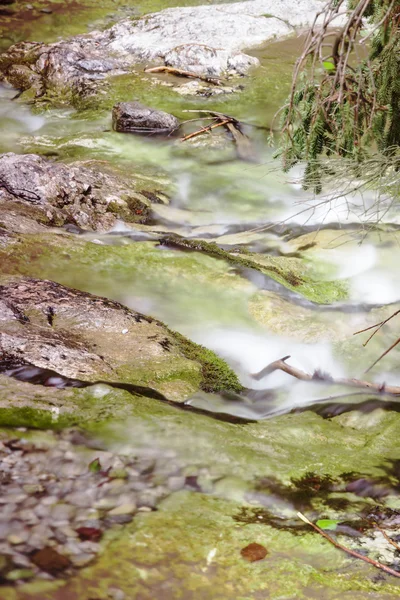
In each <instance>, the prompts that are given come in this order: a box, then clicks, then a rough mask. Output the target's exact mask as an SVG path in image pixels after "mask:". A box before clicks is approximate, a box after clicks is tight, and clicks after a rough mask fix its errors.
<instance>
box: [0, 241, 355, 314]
mask: <svg viewBox="0 0 400 600" xmlns="http://www.w3.org/2000/svg"><path fill="white" fill-rule="evenodd" d="M161 239H162V243H165V242H167V244H168V240H170V241H171V242H173V243H174V244H176V243H177V240H178V243H179V244H180V245H181V247H183V248H186V249H187V248H189V249H191V250H195V251H197V252H193V253H189V254H188V253H187V252H186V253H185V252H184V253H178V252H176V251H171V252H170V253H167V252H165V251H159V250H157V248H156V247H155V245H156V243H155V242H137V243H134V244H132V243H128V244H124V245H121V246H115V245H114V246H112V247H111V246H109V245H107V246H102V245H99V244H93V243H92V242H87V241H83V240H81V239H79V238H76V237H75V238H73V237H70V236H67V235H66V234H63V235H62V238H60V237H59V236H57V235H54V234H44V235H35V236H20V238H19V240H18V241H17V242H14V243H12V244H10V245H9V246H8V247H6V248H5V249H2V250H0V258H1V260H2V265H3V271H4V272H5V273H10V274H21V275H29V276H34V277H41V278H47V279H54V280H55V281H57V282H59V283H63V284H64V285H69V286H74V287H78V288H80V289H83V290H85V291H91V292H94V293H102V294H103V295H107V293H109V284H107V281H109V280H110V276H111V279H112V280H113V281H114V282H115V283H117V284H119V286H124V285H128V282H129V281H131V282H132V281H133V277H134V276H135V275H136V283H139V285H140V282H139V281H138V279H139V278H143V280H142V281H146V280H149V278H150V277H151V283H152V285H153V286H155V287H156V288H157V287H158V288H159V289H160V292H161V291H162V290H163V289H164V287H165V285H166V284H167V285H168V283H167V282H168V281H169V280H170V277H171V275H172V274H174V275H175V279H176V277H177V276H178V275H180V274H181V275H182V276H183V277H184V279H185V280H186V281H188V282H189V280H190V278H191V277H194V278H196V279H197V283H199V280H198V278H199V277H200V279H201V280H203V281H208V282H209V283H212V280H210V277H211V278H212V279H214V283H215V276H216V275H217V277H219V278H220V279H221V282H223V280H224V279H225V280H226V281H228V279H227V277H229V283H230V285H231V284H232V283H233V281H232V277H230V276H229V268H227V266H224V263H228V265H234V266H236V267H245V268H253V269H256V270H258V271H260V272H262V273H263V274H265V275H266V276H269V277H272V278H273V279H275V280H277V281H278V282H279V283H282V284H283V285H284V286H286V287H287V288H288V289H290V290H293V291H296V292H297V293H299V294H302V295H304V297H305V298H307V299H309V300H311V301H314V302H317V303H329V302H332V301H337V300H342V299H345V298H346V295H347V286H346V282H334V281H323V280H322V281H321V280H317V279H316V278H315V279H314V278H313V276H312V263H309V264H306V265H304V263H303V261H302V260H301V259H295V258H286V257H273V256H271V257H270V256H268V255H257V254H248V253H246V254H245V255H243V254H232V253H229V252H226V251H225V250H222V249H221V248H219V246H218V245H217V244H215V243H209V242H205V241H201V240H185V239H183V238H177V237H174V236H167V237H166V238H161ZM61 241H62V243H61V244H60V242H61ZM199 250H200V253H199V252H198V251H199ZM203 253H205V254H207V255H211V257H212V258H209V259H208V260H207V257H203V256H202V255H203ZM215 259H217V260H215ZM219 263H222V264H219ZM204 267H207V270H206V271H204ZM176 268H177V269H178V270H176ZM207 271H208V274H207ZM207 275H208V276H207ZM238 280H239V281H240V277H239V278H238ZM239 281H238V282H237V285H238V283H239ZM104 285H105V286H106V289H101V286H104ZM245 285H246V284H245V282H244V283H243V286H244V287H245ZM99 288H100V289H99ZM107 288H108V289H107Z"/></svg>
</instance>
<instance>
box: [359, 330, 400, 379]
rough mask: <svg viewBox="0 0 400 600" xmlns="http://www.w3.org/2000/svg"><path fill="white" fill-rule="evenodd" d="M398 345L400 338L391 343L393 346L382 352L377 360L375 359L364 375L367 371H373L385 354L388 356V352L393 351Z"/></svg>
mask: <svg viewBox="0 0 400 600" xmlns="http://www.w3.org/2000/svg"><path fill="white" fill-rule="evenodd" d="M398 344H400V338H397V340H396V341H395V342H393V344H392V345H391V346H389V348H387V350H385V352H383V353H382V354H381V355H380V357H379V358H377V359H376V361H375V362H374V363H372V365H371V366H370V367H368V369H367V370H366V371H365V372H366V373H368V371H370V370H371V369H373V368H374V367H375V365H377V364H378V362H379V361H380V360H382V358H384V357H385V356H386V355H387V354H389V352H390V351H391V350H393V348H395V347H396V346H397V345H398Z"/></svg>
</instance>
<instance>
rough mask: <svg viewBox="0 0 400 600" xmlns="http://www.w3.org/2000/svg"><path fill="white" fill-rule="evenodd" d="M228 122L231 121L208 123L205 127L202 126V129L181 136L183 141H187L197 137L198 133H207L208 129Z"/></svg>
mask: <svg viewBox="0 0 400 600" xmlns="http://www.w3.org/2000/svg"><path fill="white" fill-rule="evenodd" d="M227 123H229V121H227V120H226V121H219V122H218V123H214V124H213V125H206V126H205V127H202V128H201V129H198V130H197V131H193V133H189V134H188V135H185V137H182V138H181V142H186V140H190V139H191V138H194V137H196V136H197V135H201V134H202V133H207V131H211V130H212V129H216V128H217V127H222V126H223V125H226V124H227Z"/></svg>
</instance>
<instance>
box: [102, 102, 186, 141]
mask: <svg viewBox="0 0 400 600" xmlns="http://www.w3.org/2000/svg"><path fill="white" fill-rule="evenodd" d="M112 123H113V129H115V131H119V132H122V133H141V134H144V135H154V134H169V133H172V132H173V131H176V130H177V129H178V128H179V120H178V119H177V118H176V117H174V116H173V115H170V114H168V113H166V112H164V111H162V110H156V109H154V108H149V107H147V106H143V104H140V103H139V102H119V103H118V104H116V105H115V106H114V108H113V112H112Z"/></svg>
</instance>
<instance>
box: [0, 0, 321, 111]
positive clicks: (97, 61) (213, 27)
mask: <svg viewBox="0 0 400 600" xmlns="http://www.w3.org/2000/svg"><path fill="white" fill-rule="evenodd" d="M320 8H321V1H320V0H300V1H299V2H297V4H296V5H294V4H293V2H291V0H279V1H276V0H247V1H245V2H237V3H235V4H217V5H208V6H196V7H185V8H179V7H177V8H168V9H166V10H163V11H161V12H159V13H154V14H151V15H147V16H145V17H142V18H141V19H136V20H132V19H126V20H123V21H121V22H120V23H117V24H116V25H114V26H113V27H111V28H110V29H108V30H106V31H102V32H99V31H97V32H93V33H91V34H89V35H86V36H77V37H75V38H72V39H70V40H68V41H62V42H57V43H54V44H40V43H26V42H23V43H21V44H16V45H14V46H12V47H11V48H10V49H9V50H8V51H7V52H6V53H5V54H3V55H2V56H0V72H1V73H2V74H3V77H4V78H5V79H6V80H7V81H8V82H9V83H11V84H12V85H13V86H15V87H16V88H18V89H20V90H27V89H32V90H33V91H34V93H35V94H36V95H37V96H43V95H47V96H50V97H54V94H56V95H57V98H58V99H62V100H64V101H67V102H72V103H74V102H76V101H77V99H78V98H81V97H82V96H87V95H91V94H92V93H94V92H95V91H96V90H97V89H98V86H99V82H101V81H102V80H104V79H105V78H106V77H107V76H109V75H115V74H118V73H122V72H126V71H128V70H129V69H130V68H131V67H132V66H133V65H135V64H137V63H143V62H148V61H152V62H156V63H158V64H160V63H161V64H164V65H167V66H172V67H175V68H180V69H185V70H190V71H192V72H195V73H197V74H199V75H202V76H207V77H215V76H220V75H221V74H224V73H225V74H226V73H232V74H236V75H238V74H243V73H245V72H246V71H247V70H248V69H249V68H250V67H252V66H256V65H257V64H258V60H257V59H256V58H255V57H252V56H249V55H247V54H244V53H243V52H242V51H243V50H244V49H246V48H251V47H255V46H258V45H260V44H262V43H264V42H266V41H268V40H270V39H274V38H277V37H283V36H286V35H288V34H290V33H292V32H293V30H294V28H296V27H300V26H307V25H309V24H310V23H311V22H312V21H313V20H314V17H315V14H316V13H317V12H318V11H319V10H320Z"/></svg>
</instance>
